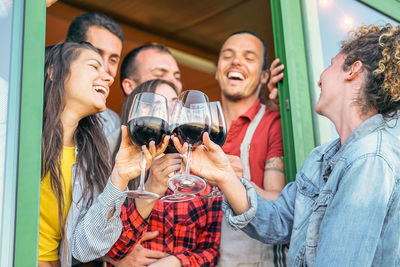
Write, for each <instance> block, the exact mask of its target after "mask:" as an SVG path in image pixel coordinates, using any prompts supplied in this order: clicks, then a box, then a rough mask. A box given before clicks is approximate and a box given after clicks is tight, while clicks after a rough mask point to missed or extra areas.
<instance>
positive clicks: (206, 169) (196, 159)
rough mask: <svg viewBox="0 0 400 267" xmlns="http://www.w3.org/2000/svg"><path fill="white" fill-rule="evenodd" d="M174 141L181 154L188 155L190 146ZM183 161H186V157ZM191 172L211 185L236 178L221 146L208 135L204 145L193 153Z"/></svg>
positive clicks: (174, 138) (174, 139)
mask: <svg viewBox="0 0 400 267" xmlns="http://www.w3.org/2000/svg"><path fill="white" fill-rule="evenodd" d="M173 141H174V145H175V147H176V149H177V150H178V151H179V153H181V154H183V155H186V153H185V152H186V150H187V148H188V144H187V143H185V144H184V145H182V144H181V143H180V142H179V139H178V138H176V137H173ZM183 159H184V160H185V161H186V156H184V157H183ZM190 170H191V171H192V172H194V173H195V174H197V175H199V176H201V177H203V178H204V179H206V180H207V181H210V183H211V184H213V182H214V183H217V184H219V183H223V182H224V181H225V180H226V179H229V178H234V177H236V175H235V172H234V170H233V169H232V167H231V165H230V163H229V160H228V157H227V156H226V155H225V153H224V152H223V151H222V149H221V147H220V146H218V145H217V144H215V143H213V142H212V141H211V140H210V137H209V135H208V133H204V134H203V144H202V145H199V146H197V147H196V148H195V149H193V151H192V155H191V164H190Z"/></svg>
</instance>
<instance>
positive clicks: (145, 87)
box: [113, 79, 178, 189]
mask: <svg viewBox="0 0 400 267" xmlns="http://www.w3.org/2000/svg"><path fill="white" fill-rule="evenodd" d="M161 84H167V85H169V86H170V87H171V88H172V89H174V91H175V92H176V93H177V94H178V91H177V89H176V87H175V85H174V84H173V83H171V82H169V81H166V80H161V79H155V80H149V81H146V82H144V83H142V84H140V85H138V86H137V87H136V88H135V89H134V90H133V91H132V93H130V94H129V95H128V96H126V97H125V100H124V105H123V106H122V114H121V124H122V125H126V124H127V123H128V119H129V118H128V117H129V110H130V107H131V105H132V102H133V99H134V98H135V96H136V95H137V94H140V93H145V92H150V93H155V92H156V90H157V87H158V86H159V85H161ZM120 143H121V135H120V136H119V138H118V142H117V144H120ZM118 150H119V146H116V147H115V149H114V152H113V159H114V160H115V156H116V155H117V152H118ZM146 177H147V176H146ZM128 186H129V188H131V189H132V188H137V187H138V186H139V179H132V180H131V181H130V182H129V184H128Z"/></svg>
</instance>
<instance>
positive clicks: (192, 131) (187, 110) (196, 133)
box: [162, 90, 211, 202]
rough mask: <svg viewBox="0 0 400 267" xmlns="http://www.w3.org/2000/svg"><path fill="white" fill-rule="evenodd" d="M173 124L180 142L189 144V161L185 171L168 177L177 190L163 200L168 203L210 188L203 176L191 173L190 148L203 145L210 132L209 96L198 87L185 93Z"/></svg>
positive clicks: (176, 106) (174, 114) (181, 96)
mask: <svg viewBox="0 0 400 267" xmlns="http://www.w3.org/2000/svg"><path fill="white" fill-rule="evenodd" d="M170 125H172V126H173V128H174V129H171V130H172V132H173V134H174V135H175V136H177V138H179V140H180V142H181V143H184V142H187V143H188V144H189V146H188V150H187V158H188V160H187V161H186V168H185V173H184V174H181V175H176V176H174V177H172V178H170V179H169V180H168V187H169V188H171V189H172V190H173V191H174V194H173V195H168V196H165V197H163V198H162V200H163V201H168V202H180V201H186V200H190V199H193V198H194V197H195V195H194V194H197V193H200V192H202V191H203V190H204V189H205V187H206V183H205V182H204V180H203V179H202V178H200V177H198V176H195V175H192V174H190V153H191V152H190V151H191V149H192V147H196V146H198V145H199V144H201V137H202V135H203V133H205V132H208V131H209V129H210V127H211V114H210V108H209V102H208V97H207V96H206V95H205V94H204V93H202V92H200V91H196V90H188V91H184V92H182V93H181V94H180V95H179V98H178V102H177V103H176V104H175V107H174V110H173V112H172V116H171V120H170ZM171 128H172V127H171Z"/></svg>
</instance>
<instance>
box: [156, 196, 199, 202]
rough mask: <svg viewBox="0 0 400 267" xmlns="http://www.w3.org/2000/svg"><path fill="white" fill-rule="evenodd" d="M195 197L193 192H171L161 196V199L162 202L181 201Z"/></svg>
mask: <svg viewBox="0 0 400 267" xmlns="http://www.w3.org/2000/svg"><path fill="white" fill-rule="evenodd" d="M195 197H196V195H194V194H173V195H168V196H165V197H162V198H161V200H162V201H164V202H183V201H189V200H192V199H194V198H195Z"/></svg>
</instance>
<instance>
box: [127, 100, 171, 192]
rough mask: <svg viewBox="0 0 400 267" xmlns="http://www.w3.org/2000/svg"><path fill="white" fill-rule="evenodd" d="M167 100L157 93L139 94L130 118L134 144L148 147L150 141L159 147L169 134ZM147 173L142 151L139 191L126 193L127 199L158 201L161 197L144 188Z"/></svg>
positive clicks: (130, 112)
mask: <svg viewBox="0 0 400 267" xmlns="http://www.w3.org/2000/svg"><path fill="white" fill-rule="evenodd" d="M168 128H169V126H168V107H167V99H166V98H165V97H164V96H162V95H158V94H155V93H139V94H137V95H135V98H134V99H133V102H132V105H131V108H130V111H129V116H128V129H129V135H130V137H131V139H132V141H133V142H135V143H136V144H137V145H138V146H143V145H146V146H148V145H149V143H150V141H154V142H155V145H156V146H157V145H159V144H160V143H161V142H162V140H163V138H164V136H165V135H167V134H168V130H169V129H168ZM145 172H146V157H145V156H144V153H143V151H142V170H141V173H140V183H139V187H138V189H137V190H128V191H126V195H127V197H131V198H141V199H156V198H159V197H160V196H159V195H157V194H155V193H152V192H148V191H146V189H145V188H144V181H145Z"/></svg>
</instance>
